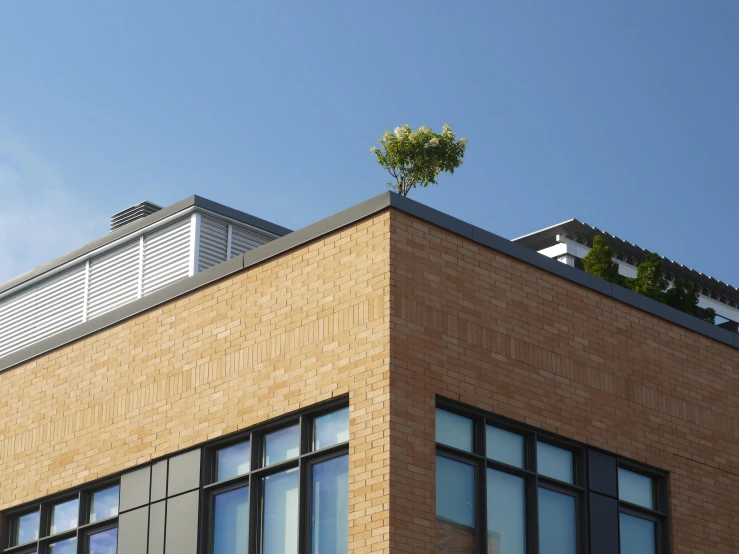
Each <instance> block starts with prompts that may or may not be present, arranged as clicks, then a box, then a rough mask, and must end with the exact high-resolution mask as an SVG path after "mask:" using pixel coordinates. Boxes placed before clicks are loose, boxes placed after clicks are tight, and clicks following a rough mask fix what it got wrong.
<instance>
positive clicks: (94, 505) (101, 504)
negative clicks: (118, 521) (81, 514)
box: [90, 485, 119, 523]
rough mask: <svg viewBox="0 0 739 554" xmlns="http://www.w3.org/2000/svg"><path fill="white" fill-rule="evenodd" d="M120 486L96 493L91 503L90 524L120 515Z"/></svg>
mask: <svg viewBox="0 0 739 554" xmlns="http://www.w3.org/2000/svg"><path fill="white" fill-rule="evenodd" d="M118 488H119V487H118V485H116V486H115V487H110V488H109V489H103V490H101V491H97V492H94V493H93V494H92V502H91V503H90V523H93V522H95V521H100V520H101V519H106V518H109V517H115V516H117V515H118Z"/></svg>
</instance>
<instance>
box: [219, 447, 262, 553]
mask: <svg viewBox="0 0 739 554" xmlns="http://www.w3.org/2000/svg"><path fill="white" fill-rule="evenodd" d="M252 436H253V435H252ZM252 456H253V457H252V461H253V460H254V458H255V457H256V455H255V454H253V453H252ZM260 481H261V480H260V479H259V478H256V479H255V478H254V476H253V475H250V477H249V546H248V552H249V554H257V547H258V544H259V541H258V540H257V539H259V535H260V534H261V529H260V525H259V522H260V518H261V513H262V500H261V499H262V483H261V482H260ZM210 539H211V540H212V537H210Z"/></svg>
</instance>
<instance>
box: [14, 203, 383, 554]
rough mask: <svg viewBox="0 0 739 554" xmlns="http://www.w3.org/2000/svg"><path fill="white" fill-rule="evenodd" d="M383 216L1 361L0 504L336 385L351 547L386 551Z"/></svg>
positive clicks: (288, 407) (287, 407) (298, 403)
mask: <svg viewBox="0 0 739 554" xmlns="http://www.w3.org/2000/svg"><path fill="white" fill-rule="evenodd" d="M389 221H390V217H389V213H388V212H385V213H384V214H379V215H377V216H376V217H374V218H371V219H368V220H365V221H363V222H360V223H358V224H356V225H354V226H352V227H350V228H347V229H346V230H343V231H341V232H337V233H334V234H332V235H330V236H327V237H323V238H322V239H320V240H317V241H315V242H314V243H312V244H310V245H307V246H305V247H302V248H299V249H297V250H295V251H293V252H290V253H288V254H286V255H283V256H281V257H279V258H276V259H273V260H270V261H268V262H266V263H264V264H262V265H261V266H258V267H255V268H252V269H249V270H246V271H244V272H241V273H239V274H237V275H235V276H232V277H229V278H227V279H224V280H222V281H219V282H218V283H215V284H213V285H210V286H207V287H204V288H202V289H199V290H198V291H196V292H194V293H192V294H189V295H187V296H184V297H182V298H179V299H177V300H175V301H172V302H170V303H168V304H166V305H164V306H162V307H159V308H157V309H153V310H151V311H148V312H146V313H145V314H142V315H140V316H137V317H135V318H132V319H130V320H127V321H126V322H124V323H121V324H119V325H116V326H113V327H111V328H109V329H106V330H104V331H101V332H99V333H97V334H95V335H92V336H89V337H87V338H85V339H83V340H80V341H77V342H76V343H74V344H71V345H69V346H66V347H64V348H60V349H58V350H55V351H54V352H52V353H50V354H48V355H45V356H41V357H39V358H36V359H35V360H33V361H31V362H29V363H25V364H23V365H21V366H19V367H15V368H13V369H11V370H9V371H6V372H4V373H2V374H0V391H2V395H1V396H0V479H1V483H2V486H1V487H0V509H4V508H7V507H10V506H15V505H18V504H21V503H25V502H28V501H32V500H34V499H37V498H39V497H42V496H44V495H47V494H50V493H53V492H55V491H60V490H64V489H67V488H69V487H72V486H75V485H79V484H81V483H84V482H86V481H90V480H92V479H95V478H97V477H101V476H104V475H109V474H111V473H115V472H119V471H121V470H123V469H125V468H129V467H132V466H135V465H137V464H141V463H143V462H147V461H149V460H151V459H152V458H156V457H159V456H163V455H165V454H168V453H172V452H176V451H178V450H181V449H183V448H185V447H188V446H191V445H195V444H198V443H201V442H203V441H206V440H208V439H212V438H215V437H218V436H220V435H223V434H226V433H230V432H232V431H236V430H238V429H242V428H245V427H248V426H251V425H254V424H256V423H259V422H262V421H265V420H267V419H270V418H272V417H275V416H278V415H281V414H283V413H285V412H289V411H292V410H295V409H298V408H301V407H304V406H308V405H311V404H314V403H315V402H318V401H321V400H325V399H327V398H331V397H334V396H338V395H341V394H346V393H348V394H349V396H350V405H351V438H350V546H351V550H352V552H359V553H361V552H369V551H372V552H388V541H389V521H388V505H389V500H388V493H389V482H388V478H387V475H388V473H389V464H388V456H389V436H388V432H387V428H388V425H389V423H388V416H389V405H388V404H389V397H390V395H389V390H388V386H389V376H388V367H389V336H388V331H389V284H390V273H389V271H390V269H389V244H390V240H389Z"/></svg>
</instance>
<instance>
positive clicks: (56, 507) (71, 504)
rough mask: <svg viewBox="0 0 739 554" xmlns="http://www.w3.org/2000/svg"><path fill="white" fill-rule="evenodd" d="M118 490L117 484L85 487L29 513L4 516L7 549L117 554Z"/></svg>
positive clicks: (25, 552)
mask: <svg viewBox="0 0 739 554" xmlns="http://www.w3.org/2000/svg"><path fill="white" fill-rule="evenodd" d="M118 491H119V487H118V484H117V483H114V484H108V485H106V486H103V487H96V488H85V489H82V490H78V491H77V492H76V493H73V494H70V493H68V492H67V493H64V496H63V497H59V496H57V497H55V498H52V499H50V500H44V501H42V502H41V503H40V504H38V505H37V506H36V507H35V508H33V509H32V510H30V511H29V510H26V511H22V512H19V513H13V512H10V513H8V514H3V516H4V518H5V517H6V518H7V521H8V524H7V527H6V531H5V533H4V536H5V537H6V541H5V544H4V548H10V549H11V550H10V551H11V552H13V553H18V554H31V553H34V554H35V553H36V552H39V553H41V552H43V553H45V554H80V553H81V554H116V551H117V544H118ZM78 545H81V546H82V548H81V549H80V548H78Z"/></svg>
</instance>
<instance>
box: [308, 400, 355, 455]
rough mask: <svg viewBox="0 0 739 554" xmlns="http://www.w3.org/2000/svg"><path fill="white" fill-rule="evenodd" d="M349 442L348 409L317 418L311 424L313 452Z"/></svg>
mask: <svg viewBox="0 0 739 554" xmlns="http://www.w3.org/2000/svg"><path fill="white" fill-rule="evenodd" d="M348 440H349V408H344V409H343V410H339V411H337V412H332V413H330V414H326V415H324V416H321V417H317V418H316V419H315V422H314V423H313V450H318V449H320V448H328V447H329V446H333V445H335V444H339V443H341V442H346V441H348Z"/></svg>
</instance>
